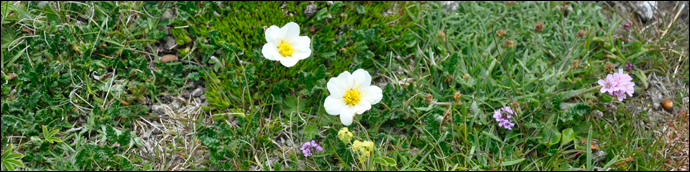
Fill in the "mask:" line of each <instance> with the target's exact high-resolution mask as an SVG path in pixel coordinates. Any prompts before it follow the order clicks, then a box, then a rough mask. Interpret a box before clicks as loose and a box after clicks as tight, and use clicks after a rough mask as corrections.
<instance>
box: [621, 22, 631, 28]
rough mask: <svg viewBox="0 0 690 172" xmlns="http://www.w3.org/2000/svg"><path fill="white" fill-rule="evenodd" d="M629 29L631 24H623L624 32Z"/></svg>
mask: <svg viewBox="0 0 690 172" xmlns="http://www.w3.org/2000/svg"><path fill="white" fill-rule="evenodd" d="M630 27H632V23H630V22H626V23H625V24H623V29H625V30H628V29H630Z"/></svg>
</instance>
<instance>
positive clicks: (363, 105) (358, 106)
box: [355, 101, 371, 114]
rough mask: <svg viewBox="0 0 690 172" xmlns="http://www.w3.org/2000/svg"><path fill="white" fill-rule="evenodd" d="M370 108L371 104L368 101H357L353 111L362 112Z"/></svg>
mask: <svg viewBox="0 0 690 172" xmlns="http://www.w3.org/2000/svg"><path fill="white" fill-rule="evenodd" d="M369 109H371V104H370V103H369V102H368V101H359V102H358V103H357V104H356V105H355V113H357V114H362V113H364V112H366V111H368V110H369Z"/></svg>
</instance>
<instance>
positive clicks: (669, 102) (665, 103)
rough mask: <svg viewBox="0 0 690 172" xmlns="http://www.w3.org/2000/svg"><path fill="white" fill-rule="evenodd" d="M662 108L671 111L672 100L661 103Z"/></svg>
mask: <svg viewBox="0 0 690 172" xmlns="http://www.w3.org/2000/svg"><path fill="white" fill-rule="evenodd" d="M661 106H663V107H664V109H666V110H669V109H671V108H672V107H673V100H671V99H668V100H665V101H664V102H661Z"/></svg>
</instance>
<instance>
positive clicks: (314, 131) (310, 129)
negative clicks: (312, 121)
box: [303, 125, 319, 140]
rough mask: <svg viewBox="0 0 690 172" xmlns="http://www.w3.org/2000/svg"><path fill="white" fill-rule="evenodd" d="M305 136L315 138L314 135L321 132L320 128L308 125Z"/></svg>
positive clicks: (309, 138)
mask: <svg viewBox="0 0 690 172" xmlns="http://www.w3.org/2000/svg"><path fill="white" fill-rule="evenodd" d="M303 133H304V137H305V139H307V140H312V139H314V136H315V135H316V134H318V133H319V130H318V129H317V128H316V126H314V125H307V126H305V127H304V131H303Z"/></svg>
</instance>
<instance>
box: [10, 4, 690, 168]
mask: <svg viewBox="0 0 690 172" xmlns="http://www.w3.org/2000/svg"><path fill="white" fill-rule="evenodd" d="M315 4H316V5H317V6H318V12H317V13H316V14H315V15H314V16H312V17H307V16H304V15H303V11H304V8H306V6H307V5H308V2H306V1H303V2H299V3H297V2H287V3H286V4H285V6H284V7H282V4H281V3H280V2H221V3H216V2H202V3H200V2H48V3H43V2H2V11H0V13H1V14H2V31H1V32H2V50H1V51H2V52H1V53H2V75H3V77H2V79H0V82H2V110H1V112H2V141H0V143H1V145H2V150H3V152H2V156H3V160H2V169H3V170H181V169H187V170H257V169H258V170H605V169H608V168H611V169H613V170H666V169H668V168H669V167H667V166H664V163H665V162H667V159H666V158H663V157H661V156H660V152H663V151H664V150H665V149H667V148H668V147H670V145H666V144H665V143H666V141H665V140H664V139H663V138H662V137H659V135H658V134H655V133H654V131H656V130H657V129H658V128H659V127H662V126H661V124H657V123H656V121H650V119H649V116H650V115H651V114H647V112H640V111H639V110H634V109H633V108H632V107H635V106H643V105H644V106H646V104H647V103H646V102H643V101H644V99H643V97H645V93H646V92H647V90H646V88H645V87H646V86H647V85H649V83H648V82H649V80H650V78H649V76H651V75H652V74H655V75H657V76H659V75H669V76H670V75H671V74H673V72H672V71H673V69H674V68H675V67H676V66H677V65H678V64H680V65H682V66H681V68H680V69H679V70H680V71H678V73H679V74H678V77H680V79H681V80H682V81H684V83H685V84H688V77H687V76H688V75H687V73H688V70H687V69H688V67H687V65H688V63H687V61H688V60H687V58H685V59H684V61H682V62H679V63H675V62H674V60H675V61H677V60H678V59H679V57H680V54H677V53H673V51H678V52H681V51H682V50H683V46H685V48H686V49H687V43H685V44H681V46H673V45H675V44H671V43H667V42H687V40H686V39H687V29H686V30H685V35H686V36H685V38H684V37H683V36H682V35H683V34H682V33H683V31H682V30H675V29H674V30H671V32H669V33H668V34H667V36H664V37H653V35H652V36H650V35H649V34H638V33H639V31H640V28H633V29H631V30H630V31H626V30H624V29H622V28H621V23H623V22H624V20H623V19H627V17H626V16H618V15H615V14H612V13H610V12H609V11H608V10H607V9H604V8H602V5H601V4H595V3H589V2H585V3H577V2H567V5H568V6H570V7H572V9H573V11H571V12H569V13H568V15H567V16H565V15H563V11H561V10H554V8H555V7H556V6H561V5H563V3H562V2H519V3H517V4H515V5H512V6H508V5H507V4H506V3H504V2H461V3H460V5H459V6H458V8H457V11H456V12H452V13H446V12H445V10H444V9H443V6H442V5H441V3H439V2H368V1H367V2H334V3H333V4H329V3H327V2H315ZM283 8H284V9H283ZM166 11H167V12H166ZM164 13H171V14H174V15H173V17H172V18H169V19H168V18H162V17H161V16H163V15H164ZM539 21H541V22H542V23H543V24H544V29H543V31H542V32H537V31H535V24H536V23H537V22H539ZM288 22H296V23H297V24H299V26H300V35H301V36H309V38H310V39H311V41H312V42H311V48H312V54H311V56H310V57H309V58H307V59H305V60H301V61H299V62H298V63H297V65H295V66H293V67H290V68H286V67H284V66H282V65H280V64H278V62H277V61H269V60H266V59H265V58H264V57H263V56H262V55H261V47H262V46H263V45H264V44H265V43H266V42H265V38H264V30H265V29H264V28H268V27H270V26H271V25H276V26H278V27H282V26H284V25H285V24H286V23H288ZM666 22H669V21H664V24H665V23H666ZM166 27H168V28H170V32H171V33H170V35H169V36H171V37H173V39H174V40H175V42H176V44H177V45H176V48H174V49H173V50H164V51H161V50H160V49H164V46H165V43H166V40H167V36H168V35H167V33H166V31H165V30H164V28H166ZM311 27H313V28H314V29H313V31H312V29H311ZM673 27H674V28H676V27H679V26H677V25H673ZM161 29H163V30H161ZM498 30H505V31H506V34H505V35H502V36H498V35H497V34H496V32H497V31H498ZM579 30H583V31H585V33H586V34H585V35H584V36H583V37H578V36H577V32H578V31H579ZM621 35H623V36H627V37H626V38H625V39H627V40H625V41H624V40H623V39H620V37H621ZM650 37H651V38H650ZM507 40H510V41H513V44H514V46H512V47H509V46H504V44H505V42H506V41H507ZM649 40H651V41H649ZM671 50H673V51H671ZM164 54H175V55H178V56H179V60H178V61H175V62H169V63H162V62H161V61H160V60H158V58H159V56H162V55H164ZM626 62H631V63H633V64H634V65H635V66H637V68H636V69H635V70H632V71H626V72H628V73H630V74H631V76H633V81H634V82H635V83H636V87H635V93H636V94H635V95H634V96H633V97H632V98H630V97H629V98H628V99H625V100H624V101H622V102H619V101H618V100H616V99H615V98H614V99H613V100H612V98H611V97H610V96H608V95H605V94H601V93H600V92H599V88H600V87H599V86H598V84H596V82H597V80H599V79H603V78H605V77H606V74H607V72H608V71H607V69H606V67H605V64H607V63H611V64H613V65H614V66H615V69H616V70H617V69H618V68H622V67H623V66H624V65H625V63H626ZM683 66H685V67H683ZM360 68H361V69H365V70H367V71H368V72H369V73H370V74H371V75H372V77H373V82H372V85H379V86H381V89H382V90H383V99H382V100H381V102H379V103H378V104H375V105H373V106H372V108H371V109H370V110H368V111H366V112H365V113H364V114H362V115H356V116H355V120H354V122H353V124H352V125H350V126H347V127H348V128H349V130H350V131H352V133H353V134H354V138H353V141H354V140H360V141H372V142H373V143H374V145H375V146H374V147H375V151H373V152H372V155H371V156H370V157H369V158H368V159H367V160H365V161H364V162H362V161H359V157H360V156H361V155H359V154H358V153H356V152H353V150H352V149H351V145H350V144H346V143H343V142H342V141H341V140H339V139H338V136H337V135H338V131H339V130H340V129H341V128H342V127H346V126H343V125H342V123H341V122H340V119H339V117H338V116H332V115H328V114H327V113H326V111H325V109H324V108H323V103H324V100H325V98H326V97H327V96H328V95H329V93H328V90H327V89H326V86H325V85H326V83H327V82H328V80H329V79H330V78H331V77H335V76H337V75H338V74H340V73H342V72H343V71H349V72H353V71H354V70H356V69H360ZM681 74H682V75H681ZM15 75H16V77H13V76H15ZM196 85H200V86H202V87H204V88H205V89H204V95H205V97H206V101H207V104H203V105H200V104H197V103H194V101H197V100H192V99H188V98H187V97H184V96H179V95H184V94H185V93H184V92H187V91H191V90H193V89H195V87H196ZM676 92H677V91H676ZM678 94H679V95H680V96H678V97H677V98H676V99H677V100H676V101H677V102H681V101H680V100H681V98H682V97H683V96H685V97H687V95H688V93H687V92H682V91H681V92H678ZM175 97H182V98H184V99H186V100H187V103H185V104H183V105H182V106H184V107H185V108H187V111H185V112H181V111H175V112H168V111H166V112H165V113H164V115H159V114H157V113H156V112H155V111H156V109H154V106H151V105H158V104H166V106H167V105H170V104H172V102H173V101H175V100H176V99H179V98H175ZM504 106H510V107H512V108H513V109H514V110H515V112H516V114H515V115H514V116H513V118H512V122H513V123H515V127H513V129H512V130H507V129H504V128H502V127H498V125H497V123H496V122H495V120H494V119H493V117H492V115H493V111H494V110H496V109H498V108H501V107H504ZM616 106H617V107H618V108H614V107H616ZM193 107H198V108H193ZM629 107H630V108H629ZM172 110H175V109H172ZM599 113H600V114H603V115H598V114H599ZM640 121H642V122H644V123H640ZM645 123H646V124H649V123H653V124H654V125H645ZM650 126H651V127H650ZM156 128H158V129H156ZM153 131H159V133H158V134H155V133H154V132H153ZM311 140H315V141H316V142H317V143H319V144H320V145H321V146H322V147H323V148H324V151H320V152H317V153H315V154H314V155H313V156H310V157H308V158H305V157H304V156H303V154H302V152H300V150H299V147H301V144H302V143H304V142H306V141H311ZM591 142H594V143H595V146H596V147H595V148H594V149H593V148H592V147H591V146H589V145H586V144H585V143H591ZM599 152H604V153H605V155H602V156H599V155H601V154H600V153H599ZM598 156H599V157H598ZM619 162H621V163H619Z"/></svg>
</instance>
